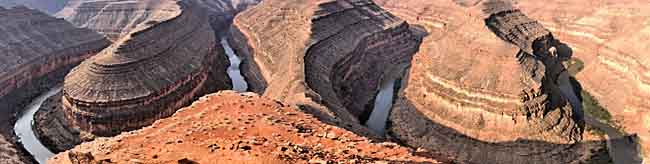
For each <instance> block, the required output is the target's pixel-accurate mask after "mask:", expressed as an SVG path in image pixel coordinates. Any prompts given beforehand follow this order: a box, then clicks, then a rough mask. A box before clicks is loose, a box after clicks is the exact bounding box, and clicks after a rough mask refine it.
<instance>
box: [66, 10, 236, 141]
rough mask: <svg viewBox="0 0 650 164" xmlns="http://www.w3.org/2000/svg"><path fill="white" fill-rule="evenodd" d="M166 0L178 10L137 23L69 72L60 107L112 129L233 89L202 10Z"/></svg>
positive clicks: (100, 130)
mask: <svg viewBox="0 0 650 164" xmlns="http://www.w3.org/2000/svg"><path fill="white" fill-rule="evenodd" d="M170 6H175V7H171V8H172V9H174V11H168V12H170V13H175V15H170V16H169V17H167V18H165V19H161V21H160V22H156V23H155V24H152V23H145V24H143V25H139V26H137V27H138V28H137V29H134V30H133V32H131V33H130V34H128V35H126V36H125V37H122V38H120V39H119V40H117V41H116V42H115V43H114V44H113V45H111V46H110V47H108V48H106V49H104V50H103V51H102V52H100V53H99V54H98V55H96V56H94V57H92V58H90V59H89V60H86V61H84V62H83V63H82V64H81V65H80V66H79V67H77V68H75V69H74V70H73V71H72V72H71V73H70V74H68V76H66V78H65V82H64V88H63V95H64V97H63V100H62V102H63V109H64V110H65V113H66V117H67V118H68V120H69V121H70V122H71V123H72V124H73V125H74V126H78V127H79V128H80V129H81V130H82V131H84V132H88V133H91V134H94V135H97V136H112V135H116V134H119V133H120V132H123V131H130V130H134V129H138V128H141V127H143V126H147V125H150V124H151V123H153V122H154V121H155V120H158V119H160V118H164V117H168V116H171V115H172V114H173V113H174V112H176V110H177V109H179V108H181V107H183V106H185V105H188V104H189V103H190V102H191V101H193V100H194V99H195V97H196V96H200V95H203V94H206V93H209V92H213V91H216V90H221V89H229V88H231V86H230V85H231V84H230V79H228V77H227V74H226V72H225V71H226V69H227V67H228V65H229V63H228V60H227V58H226V56H225V54H224V52H223V48H221V47H220V45H218V43H217V41H218V40H217V38H216V35H215V34H214V32H213V30H212V26H211V25H210V23H209V21H208V20H209V18H208V14H206V13H207V11H206V9H205V8H204V7H202V6H201V5H199V3H196V2H194V1H179V2H178V4H175V5H170Z"/></svg>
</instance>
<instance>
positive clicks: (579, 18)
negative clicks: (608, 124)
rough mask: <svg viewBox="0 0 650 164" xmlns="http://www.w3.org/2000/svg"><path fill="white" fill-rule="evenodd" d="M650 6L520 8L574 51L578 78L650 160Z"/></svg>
mask: <svg viewBox="0 0 650 164" xmlns="http://www.w3.org/2000/svg"><path fill="white" fill-rule="evenodd" d="M648 4H650V3H649V2H648V1H633V0H622V1H621V0H605V1H570V0H552V1H544V2H541V1H519V2H518V3H517V6H518V7H519V8H520V9H521V10H522V11H523V12H526V13H527V15H529V16H530V17H531V18H534V19H536V20H538V21H539V22H541V23H542V24H543V25H544V26H545V27H547V28H548V29H549V30H550V31H552V32H553V33H554V34H555V36H556V37H557V38H559V39H560V40H562V41H564V42H567V43H568V44H569V45H571V47H572V48H573V54H574V57H576V58H579V59H580V60H582V61H584V65H585V69H584V70H583V71H582V72H580V73H579V74H578V75H577V76H576V78H577V79H578V80H579V81H580V82H581V84H582V86H583V87H584V88H585V89H586V90H588V91H589V92H590V93H591V94H592V95H593V96H594V97H596V98H597V99H598V100H599V101H598V102H599V103H600V104H602V105H603V106H604V107H605V108H607V110H608V111H609V112H611V113H612V115H613V116H614V120H615V121H617V122H620V124H621V125H623V127H624V129H625V130H626V131H627V132H629V133H637V134H639V137H640V138H641V141H642V144H643V145H645V146H644V147H645V150H646V153H645V154H646V156H647V157H646V161H647V159H648V158H650V148H649V147H650V146H648V145H650V131H649V130H648V129H650V105H648V104H649V103H648V100H650V58H648V56H647V52H648V51H650V47H648V44H647V42H648V38H650V24H649V22H650V5H648Z"/></svg>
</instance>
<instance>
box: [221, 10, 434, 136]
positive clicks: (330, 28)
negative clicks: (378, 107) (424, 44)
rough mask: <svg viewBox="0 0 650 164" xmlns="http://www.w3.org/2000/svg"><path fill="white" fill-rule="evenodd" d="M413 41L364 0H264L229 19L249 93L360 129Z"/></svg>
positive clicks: (406, 29) (399, 23)
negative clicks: (231, 19) (375, 99)
mask: <svg viewBox="0 0 650 164" xmlns="http://www.w3.org/2000/svg"><path fill="white" fill-rule="evenodd" d="M420 39H421V37H420V36H418V35H416V34H415V33H413V32H412V31H411V27H410V26H409V24H407V23H406V22H405V21H403V20H401V19H399V18H397V17H395V16H394V15H392V14H391V13H388V12H387V11H385V10H383V9H382V8H380V7H379V6H377V5H376V4H375V3H374V2H372V1H369V0H328V1H304V0H300V1H298V0H268V1H263V2H261V3H260V4H259V5H257V6H256V7H254V8H251V9H249V10H246V11H244V12H242V13H241V14H239V15H238V16H237V17H236V18H235V20H234V23H233V29H232V37H231V39H230V43H231V45H232V47H233V49H235V51H237V54H238V55H240V57H241V58H242V59H243V62H242V65H241V67H242V68H241V69H242V72H243V74H244V77H245V78H246V80H247V82H248V84H249V89H250V91H253V92H256V93H260V94H264V95H265V96H268V97H270V98H274V99H278V100H282V101H286V102H287V103H289V104H296V105H298V106H300V107H301V108H302V109H304V110H307V111H310V113H313V114H315V115H317V116H318V117H320V118H322V119H323V120H327V119H328V118H334V117H336V118H337V119H338V120H342V121H344V122H348V123H352V124H354V125H360V123H363V122H365V121H366V120H367V119H368V116H369V115H370V113H371V112H372V108H373V106H374V104H373V102H374V101H373V100H374V98H375V95H376V94H377V93H378V92H379V88H380V86H379V85H380V82H381V81H382V80H387V79H394V78H395V77H399V76H401V75H402V73H403V72H404V70H405V68H406V67H408V66H409V64H410V61H411V58H412V55H413V54H414V53H415V52H416V51H417V50H418V46H419V43H420Z"/></svg>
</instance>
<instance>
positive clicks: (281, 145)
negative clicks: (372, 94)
mask: <svg viewBox="0 0 650 164" xmlns="http://www.w3.org/2000/svg"><path fill="white" fill-rule="evenodd" d="M414 152H415V151H413V150H411V149H408V148H404V147H401V146H399V145H397V144H395V143H372V142H371V141H370V140H368V139H367V138H365V137H361V136H357V135H355V134H354V133H352V132H349V131H346V130H344V129H341V128H339V127H336V126H331V125H328V124H325V123H322V122H320V121H319V120H318V119H316V118H314V117H313V116H311V115H309V114H306V113H303V112H301V111H300V109H298V108H296V107H295V106H287V105H284V104H283V103H281V102H278V101H273V100H270V99H267V98H261V97H259V96H258V95H256V94H253V93H241V94H240V93H235V92H232V91H225V92H219V93H216V94H212V95H208V96H205V97H203V98H201V99H200V100H199V101H197V102H195V103H194V104H193V105H192V106H190V107H186V108H184V109H182V110H180V111H179V112H177V113H176V114H174V116H172V117H170V118H166V119H162V120H159V121H156V123H154V124H153V125H151V126H149V127H146V128H143V129H141V130H137V131H133V132H129V133H124V134H121V135H119V136H116V137H112V138H99V139H97V140H95V141H93V142H88V143H84V144H81V145H80V146H77V147H76V148H74V149H72V150H69V151H66V152H64V153H61V154H58V155H57V156H55V157H53V158H51V159H50V161H49V162H50V163H60V164H66V163H71V164H78V163H97V162H99V163H101V162H104V163H139V162H145V163H241V162H244V163H295V162H298V163H307V162H309V163H375V162H388V163H414V162H422V163H438V162H436V161H435V160H433V159H431V158H426V157H418V156H414V155H412V154H413V153H414Z"/></svg>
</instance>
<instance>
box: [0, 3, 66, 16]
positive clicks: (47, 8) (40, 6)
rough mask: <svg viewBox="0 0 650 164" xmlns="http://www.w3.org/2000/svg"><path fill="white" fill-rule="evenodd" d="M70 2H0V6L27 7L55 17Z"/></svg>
mask: <svg viewBox="0 0 650 164" xmlns="http://www.w3.org/2000/svg"><path fill="white" fill-rule="evenodd" d="M68 1H69V0H48V1H43V0H2V1H0V6H3V7H7V8H9V7H15V6H26V7H29V8H33V9H37V10H40V11H42V12H45V13H47V14H50V15H53V14H54V13H56V12H58V11H59V10H61V9H63V7H64V6H65V5H66V3H67V2H68Z"/></svg>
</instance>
